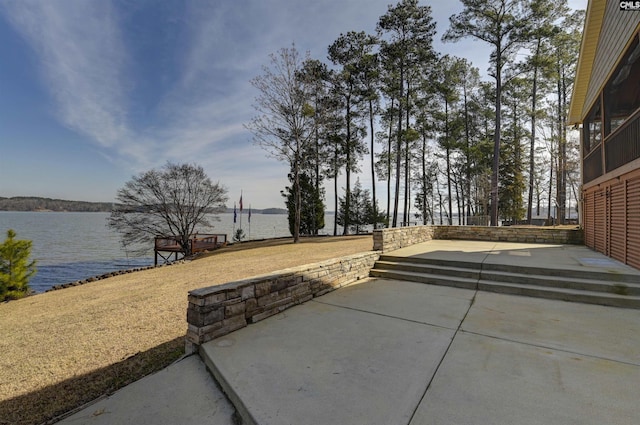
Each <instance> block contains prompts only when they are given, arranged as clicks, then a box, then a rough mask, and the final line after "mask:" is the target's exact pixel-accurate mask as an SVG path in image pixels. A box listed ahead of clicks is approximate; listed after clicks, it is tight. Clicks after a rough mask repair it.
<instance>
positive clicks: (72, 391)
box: [0, 337, 184, 425]
mask: <svg viewBox="0 0 640 425" xmlns="http://www.w3.org/2000/svg"><path fill="white" fill-rule="evenodd" d="M183 354H184V337H179V338H175V339H173V340H171V341H167V342H165V343H164V344H161V345H158V346H157V347H153V348H151V349H149V350H147V351H144V352H141V353H137V354H134V355H133V356H131V357H129V358H127V359H125V360H122V361H120V362H118V363H115V364H112V365H110V366H107V367H104V368H101V369H98V370H95V371H93V372H91V373H88V374H85V375H81V376H75V377H73V378H70V379H67V380H66V381H63V382H60V383H57V384H55V385H50V386H48V387H45V388H42V389H40V390H37V391H33V392H31V393H28V394H24V395H21V396H18V397H15V398H12V399H9V400H4V401H0V425H38V424H52V423H55V422H56V421H58V420H60V419H62V418H61V417H60V416H61V415H64V414H65V413H67V412H70V411H72V410H74V409H76V408H78V407H80V406H83V405H85V404H86V403H89V402H91V401H94V400H96V399H99V398H101V397H103V396H106V395H109V394H111V393H113V392H114V391H116V390H118V389H120V388H122V387H124V386H126V385H128V384H130V383H132V382H134V381H137V380H139V379H141V378H143V377H144V376H147V375H149V374H151V373H153V372H156V371H159V370H161V369H164V368H165V367H167V366H169V365H170V364H171V363H173V362H174V361H176V360H177V359H178V358H180V356H182V355H183Z"/></svg>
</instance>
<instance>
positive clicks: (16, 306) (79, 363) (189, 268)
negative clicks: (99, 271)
mask: <svg viewBox="0 0 640 425" xmlns="http://www.w3.org/2000/svg"><path fill="white" fill-rule="evenodd" d="M372 246H373V241H372V238H371V236H353V237H321V238H309V239H302V241H301V243H299V244H293V242H292V240H291V239H278V240H270V241H269V240H268V241H261V242H247V243H242V244H236V245H234V246H230V247H226V248H222V249H220V250H217V251H215V252H212V253H209V254H206V255H204V256H202V257H200V258H198V259H196V260H194V261H190V262H187V263H184V264H178V265H173V266H169V267H159V268H154V269H150V270H145V271H139V272H135V273H130V274H124V275H119V276H115V277H111V278H108V279H104V280H100V281H96V282H93V283H88V284H85V285H82V286H76V287H71V288H67V289H63V290H59V291H52V292H47V293H44V294H38V295H35V296H32V297H28V298H25V299H22V300H18V301H11V302H8V303H3V304H0V424H2V425H5V424H12V425H19V424H20V425H22V424H25V425H26V424H41V423H46V422H47V421H49V422H51V420H52V418H55V417H57V416H59V415H61V414H63V413H65V412H67V411H69V410H72V409H74V408H76V407H78V406H81V405H82V404H84V403H87V402H89V401H91V400H94V399H96V398H98V397H100V396H103V395H105V394H109V393H111V392H113V391H115V390H117V389H118V388H121V387H122V386H124V385H127V384H128V383H130V382H133V381H135V380H137V379H140V378H141V377H143V376H144V375H147V374H149V373H152V372H154V371H156V370H159V369H162V368H163V367H165V366H167V365H168V364H170V363H171V362H173V361H174V360H175V359H177V358H179V357H180V356H181V355H182V354H183V351H184V335H185V332H186V327H187V324H186V308H187V293H188V291H190V290H193V289H196V288H201V287H204V286H210V285H216V284H222V283H225V282H229V281H233V280H238V279H243V278H247V277H250V276H254V275H258V274H263V273H268V272H272V271H276V270H280V269H284V268H288V267H293V266H297V265H303V264H308V263H314V262H318V261H322V260H326V259H330V258H336V257H341V256H345V255H350V254H355V253H360V252H365V251H370V250H371V249H372Z"/></svg>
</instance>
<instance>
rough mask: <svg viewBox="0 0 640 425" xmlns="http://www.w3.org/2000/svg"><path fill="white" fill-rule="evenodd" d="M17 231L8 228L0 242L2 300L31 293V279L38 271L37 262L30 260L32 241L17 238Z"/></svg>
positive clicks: (0, 288) (0, 298)
mask: <svg viewBox="0 0 640 425" xmlns="http://www.w3.org/2000/svg"><path fill="white" fill-rule="evenodd" d="M15 237H16V232H15V231H14V230H12V229H9V230H7V239H5V241H4V242H3V243H2V244H0V300H1V301H5V300H15V299H18V298H22V297H24V296H25V295H28V294H29V291H30V289H29V279H30V278H31V277H32V276H33V275H34V274H35V273H36V262H35V261H29V256H30V255H31V241H27V240H16V239H15Z"/></svg>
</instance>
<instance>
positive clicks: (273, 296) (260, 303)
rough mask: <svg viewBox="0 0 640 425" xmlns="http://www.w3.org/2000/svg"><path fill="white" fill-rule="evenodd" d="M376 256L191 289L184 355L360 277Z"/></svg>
mask: <svg viewBox="0 0 640 425" xmlns="http://www.w3.org/2000/svg"><path fill="white" fill-rule="evenodd" d="M379 257H380V253H379V252H375V251H374V252H367V253H364V254H356V255H351V256H348V257H342V258H338V259H333V260H327V261H323V262H320V263H314V264H309V265H306V266H300V267H295V268H290V269H285V270H280V271H277V272H274V273H270V274H266V275H262V276H256V277H252V278H250V279H245V280H239V281H235V282H229V283H225V284H224V285H218V286H210V287H207V288H201V289H196V290H194V291H191V292H189V307H188V309H187V322H188V330H187V339H186V352H187V353H194V352H196V351H197V349H198V346H199V345H202V344H204V343H205V342H208V341H211V340H213V339H215V338H218V337H220V336H223V335H226V334H228V333H230V332H233V331H235V330H237V329H240V328H243V327H245V326H247V325H248V324H251V323H255V322H258V321H260V320H262V319H266V318H267V317H269V316H272V315H274V314H277V313H279V312H281V311H283V310H286V309H288V308H290V307H293V306H294V305H297V304H301V303H304V302H306V301H309V300H311V299H312V298H314V297H318V296H320V295H323V294H326V293H327V292H330V291H333V290H334V289H337V288H340V287H342V286H345V285H348V284H350V283H353V282H355V281H357V280H360V279H364V278H366V277H368V276H369V271H370V270H371V268H372V267H373V264H374V263H375V262H376V261H377V260H378V258H379Z"/></svg>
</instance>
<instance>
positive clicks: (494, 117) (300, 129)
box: [246, 0, 584, 240]
mask: <svg viewBox="0 0 640 425" xmlns="http://www.w3.org/2000/svg"><path fill="white" fill-rule="evenodd" d="M462 3H463V5H464V9H463V11H462V12H461V13H460V14H458V15H454V16H451V17H450V25H449V28H448V29H447V31H446V32H445V34H444V36H443V41H445V42H456V41H458V40H460V39H462V38H471V39H475V40H479V41H481V42H484V43H487V44H489V46H490V47H491V48H492V53H491V57H490V64H491V67H490V69H489V75H490V77H491V78H492V81H482V80H481V78H480V72H479V70H478V68H476V67H474V66H473V64H471V63H470V62H469V61H467V60H466V59H464V58H460V57H456V56H451V55H442V54H440V53H438V52H436V51H435V50H434V48H433V38H434V36H435V34H436V31H435V22H434V21H433V18H432V16H431V8H430V7H429V6H422V5H419V4H418V1H417V0H402V1H400V2H399V3H397V4H396V5H390V6H389V8H388V10H387V12H386V13H385V14H384V15H383V16H381V17H380V18H379V20H378V23H377V27H376V28H377V29H376V33H375V34H367V33H365V32H356V31H350V32H348V33H346V34H340V35H339V37H338V38H337V39H336V40H335V41H334V42H333V43H332V44H331V45H330V46H329V47H328V49H327V61H323V60H319V59H315V58H311V57H310V56H309V54H307V55H303V54H301V53H300V52H299V51H298V50H297V49H296V47H295V45H292V46H291V47H285V48H282V49H280V50H278V51H277V52H276V53H274V54H272V55H271V56H270V61H269V63H268V64H267V65H265V66H264V67H263V73H262V74H261V75H259V76H257V77H255V78H254V79H253V80H252V84H253V86H254V87H255V88H256V89H257V90H258V93H259V94H258V96H257V98H256V103H255V106H254V107H255V110H256V113H257V114H256V116H255V117H254V118H253V119H252V120H251V121H250V122H249V123H247V125H246V127H247V128H248V129H249V130H250V131H251V132H252V133H253V135H254V142H255V143H256V144H257V145H259V146H261V147H262V148H264V149H265V150H267V151H268V152H269V153H271V154H272V155H274V156H275V157H276V158H278V159H279V160H282V161H285V162H286V163H288V165H289V166H290V173H289V179H290V186H289V187H287V188H286V190H285V191H284V192H283V195H284V196H285V197H286V198H287V206H288V208H289V212H290V221H291V228H292V234H293V236H294V240H297V239H298V238H299V236H300V234H317V233H318V230H319V229H321V228H322V227H323V226H324V222H323V220H324V189H323V187H324V183H325V182H332V184H333V188H334V193H335V195H334V199H333V205H334V210H335V211H336V212H337V213H336V216H335V220H336V222H335V223H334V234H335V231H336V230H335V229H336V228H337V226H336V224H341V225H342V226H343V229H344V230H343V232H344V234H347V233H349V232H350V231H351V230H352V229H354V228H355V227H359V226H361V225H362V224H364V223H362V220H364V221H366V222H367V224H372V225H373V226H374V228H375V227H377V226H379V225H382V224H385V225H388V226H390V227H397V226H401V225H406V224H408V223H409V222H411V221H412V220H414V219H415V220H417V221H420V222H422V223H423V224H428V223H436V222H441V223H446V224H454V223H453V220H454V217H456V216H457V218H458V223H457V224H473V223H479V222H482V221H483V220H488V221H489V222H490V224H491V225H497V224H498V219H499V218H502V219H507V220H513V221H520V220H523V219H525V217H526V220H527V221H531V219H532V217H533V216H534V215H536V214H539V213H540V208H541V204H542V205H547V206H555V208H556V209H557V215H558V219H559V220H560V222H562V221H563V219H564V218H565V217H566V216H567V208H568V205H570V203H569V202H568V199H567V198H568V197H571V196H572V194H573V196H574V199H575V197H576V194H575V192H576V190H577V189H576V188H577V185H578V172H579V166H578V163H577V158H575V155H576V154H577V149H575V148H574V146H572V143H575V141H572V140H570V138H569V137H568V129H567V127H566V116H567V110H568V106H569V105H568V101H569V99H570V95H571V88H572V85H573V79H574V74H575V67H576V62H577V58H578V52H579V47H580V40H581V31H582V26H583V20H584V12H583V11H576V12H571V11H570V9H569V8H568V6H567V2H566V0H561V1H551V0H533V1H524V0H462ZM365 156H366V157H367V159H365ZM365 160H366V161H368V162H369V165H370V168H371V181H372V182H374V184H373V185H372V186H371V191H370V192H369V190H368V189H364V188H362V187H360V185H359V183H358V184H357V185H356V184H355V183H354V175H355V174H356V173H358V172H360V171H361V169H360V165H361V164H362V161H365ZM376 181H385V182H386V194H387V196H386V199H387V204H386V210H385V209H384V208H383V207H380V206H379V205H378V199H379V194H378V193H376V186H375V182H376ZM341 185H344V186H343V190H344V196H343V197H341V198H339V196H338V193H339V190H338V189H339V187H340V186H341ZM354 192H355V193H356V195H357V196H356V197H354ZM496 206H497V207H496ZM365 210H366V213H363V211H365ZM547 211H548V214H549V215H551V212H552V208H547ZM338 221H340V223H339V222H338Z"/></svg>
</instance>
